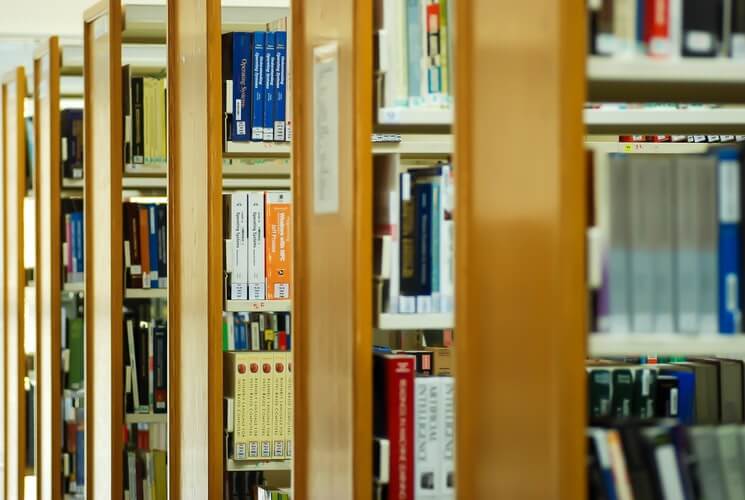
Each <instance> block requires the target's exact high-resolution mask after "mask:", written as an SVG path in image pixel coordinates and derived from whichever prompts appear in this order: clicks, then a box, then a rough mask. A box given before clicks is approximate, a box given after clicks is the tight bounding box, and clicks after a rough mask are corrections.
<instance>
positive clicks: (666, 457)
mask: <svg viewBox="0 0 745 500" xmlns="http://www.w3.org/2000/svg"><path fill="white" fill-rule="evenodd" d="M663 432H666V431H663ZM654 455H655V462H657V471H658V473H659V476H660V485H661V486H662V493H663V495H664V497H665V500H685V498H686V496H685V493H684V492H683V480H682V479H681V477H680V469H679V468H678V457H677V454H676V452H675V446H673V445H672V443H668V444H665V445H661V446H657V447H656V448H655V451H654Z"/></svg>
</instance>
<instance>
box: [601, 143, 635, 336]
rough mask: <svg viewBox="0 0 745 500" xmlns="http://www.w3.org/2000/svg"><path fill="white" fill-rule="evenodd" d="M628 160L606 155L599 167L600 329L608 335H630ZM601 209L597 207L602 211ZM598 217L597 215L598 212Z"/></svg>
mask: <svg viewBox="0 0 745 500" xmlns="http://www.w3.org/2000/svg"><path fill="white" fill-rule="evenodd" d="M628 161H629V160H628V157H627V156H625V155H622V154H611V155H609V162H608V163H607V164H606V163H603V162H599V163H598V170H597V173H598V181H599V183H600V184H601V187H600V189H601V193H603V192H605V193H607V195H608V196H607V198H606V199H608V204H607V217H605V218H601V217H600V215H599V216H598V217H599V219H600V220H599V222H600V224H605V225H607V235H608V248H607V255H606V256H605V269H604V270H603V275H604V276H603V286H602V289H601V294H600V295H601V296H600V302H601V303H603V304H605V307H603V308H601V309H602V310H603V311H602V312H601V317H600V318H599V322H600V329H601V330H602V331H610V332H619V333H621V332H629V331H631V292H630V290H631V279H630V276H631V262H630V251H629V248H630V242H631V229H630V224H629V222H630V220H629V219H630V210H629V198H630V187H631V186H630V179H631V176H630V169H629V164H628ZM601 207H602V205H601V206H600V207H599V208H601ZM599 214H600V212H599ZM604 221H606V222H604Z"/></svg>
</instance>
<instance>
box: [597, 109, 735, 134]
mask: <svg viewBox="0 0 745 500" xmlns="http://www.w3.org/2000/svg"><path fill="white" fill-rule="evenodd" d="M584 114H585V125H586V126H587V129H588V131H589V133H603V132H604V131H608V132H615V133H618V134H623V133H634V134H643V133H655V132H664V133H667V134H671V133H676V132H677V131H681V132H682V133H685V132H690V133H696V134H704V133H710V134H716V133H720V132H721V133H727V134H736V133H737V134H739V133H740V132H742V131H744V130H745V128H744V127H743V124H744V123H745V108H741V107H740V108H711V109H706V108H704V109H699V108H689V109H666V108H661V109H654V108H651V109H586V110H585V113H584Z"/></svg>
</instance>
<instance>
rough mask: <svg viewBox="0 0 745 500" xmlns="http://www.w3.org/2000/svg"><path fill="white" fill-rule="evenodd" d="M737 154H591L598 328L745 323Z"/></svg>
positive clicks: (700, 328) (729, 327)
mask: <svg viewBox="0 0 745 500" xmlns="http://www.w3.org/2000/svg"><path fill="white" fill-rule="evenodd" d="M740 157H741V152H740V150H739V148H733V147H719V148H712V149H711V151H710V153H709V154H686V155H660V154H658V155H644V154H623V153H611V154H604V153H600V152H597V153H595V155H594V157H593V162H592V175H593V176H594V191H593V194H592V195H591V200H590V204H591V208H590V213H591V221H590V224H591V227H590V229H589V232H588V235H589V236H588V241H589V247H590V249H589V262H590V266H589V267H590V271H589V281H590V288H591V291H592V300H593V310H594V314H593V320H595V321H596V325H594V327H593V329H594V330H595V331H601V332H619V333H628V332H640V333H655V332H659V333H672V332H680V333H689V334H693V333H716V332H719V333H724V334H733V333H740V332H742V320H741V311H742V296H743V294H742V277H741V272H742V256H741V248H742V241H741V230H740V220H741V217H742V213H741V212H742V209H743V204H742V203H741V201H740V193H741V190H742V187H741V182H742V174H741V171H740V170H741V167H740V166H741V161H740Z"/></svg>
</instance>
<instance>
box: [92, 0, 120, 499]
mask: <svg viewBox="0 0 745 500" xmlns="http://www.w3.org/2000/svg"><path fill="white" fill-rule="evenodd" d="M84 20H85V31H84V47H85V49H84V54H85V56H84V58H85V63H84V68H85V74H84V78H85V96H84V98H85V110H86V113H85V122H84V129H85V138H84V143H85V145H84V147H85V154H84V162H85V166H84V171H85V190H84V197H85V204H84V219H85V236H86V237H85V256H86V267H85V280H86V281H85V296H86V304H85V329H86V333H87V334H86V341H85V345H86V356H85V359H86V377H85V390H86V411H87V419H86V471H85V478H86V485H85V487H86V496H87V497H88V498H121V496H122V494H123V493H122V492H123V484H122V470H123V463H122V457H123V453H122V449H123V442H122V426H123V425H124V405H123V397H122V394H123V393H124V380H123V372H124V369H123V367H122V363H123V352H122V351H123V346H122V340H121V339H122V338H123V337H122V335H123V332H122V330H123V328H122V323H123V316H122V303H123V294H124V287H123V257H122V248H123V243H122V238H123V235H122V217H123V215H122V170H123V166H122V153H121V152H122V151H123V145H122V78H121V66H122V63H121V58H122V53H121V43H122V12H121V3H120V2H119V1H118V0H110V1H104V2H101V3H98V4H96V5H95V6H93V7H91V8H90V9H88V10H87V11H86V12H85V14H84Z"/></svg>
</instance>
